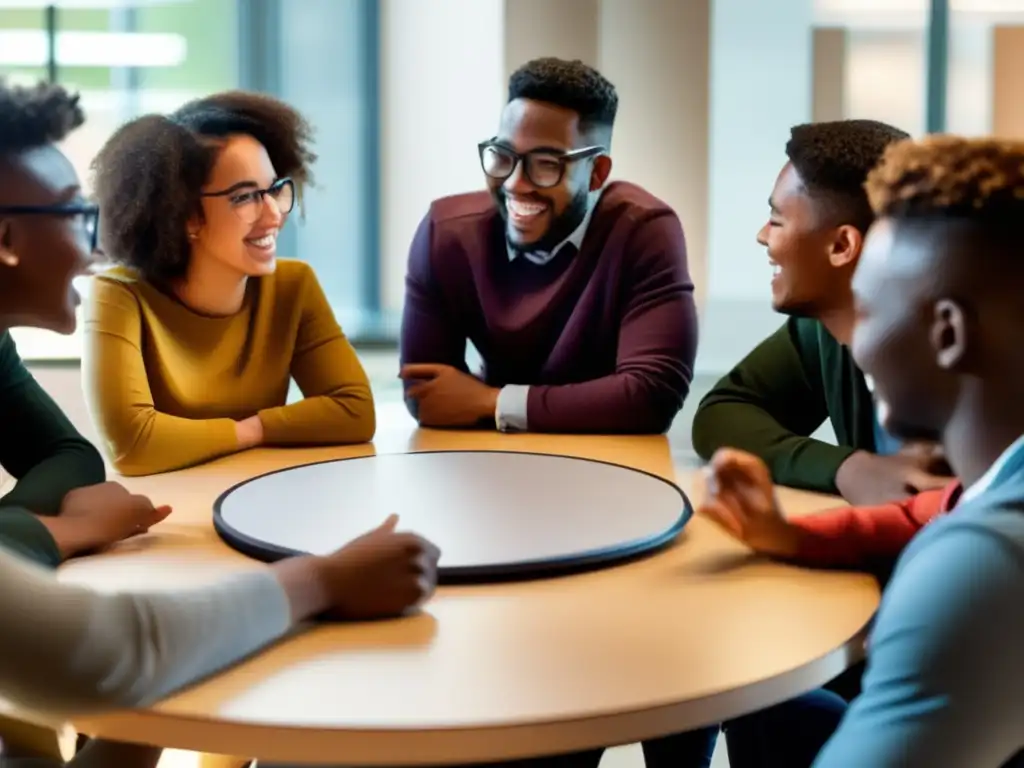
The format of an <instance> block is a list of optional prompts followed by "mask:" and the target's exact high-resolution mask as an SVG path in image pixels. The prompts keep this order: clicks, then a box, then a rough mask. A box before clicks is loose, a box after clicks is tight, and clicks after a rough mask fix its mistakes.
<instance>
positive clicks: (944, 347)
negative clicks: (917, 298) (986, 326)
mask: <svg viewBox="0 0 1024 768" xmlns="http://www.w3.org/2000/svg"><path fill="white" fill-rule="evenodd" d="M928 339H929V341H930V342H931V345H932V348H933V349H934V350H935V362H936V363H937V364H938V366H939V368H941V369H942V370H944V371H950V370H954V369H956V368H959V367H960V366H961V365H962V364H963V361H964V358H965V357H966V356H967V317H966V315H965V313H964V311H963V308H962V307H961V306H960V305H959V304H957V303H956V302H955V301H953V300H952V299H940V300H939V301H938V302H936V304H935V308H934V310H933V317H932V327H931V331H930V332H929V334H928Z"/></svg>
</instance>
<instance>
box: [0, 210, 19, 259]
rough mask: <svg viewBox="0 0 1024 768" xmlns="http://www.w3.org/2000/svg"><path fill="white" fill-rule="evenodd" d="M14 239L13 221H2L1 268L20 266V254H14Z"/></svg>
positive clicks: (0, 235)
mask: <svg viewBox="0 0 1024 768" xmlns="http://www.w3.org/2000/svg"><path fill="white" fill-rule="evenodd" d="M13 241H14V237H13V234H12V232H11V220H10V219H0V266H4V267H16V266H18V261H19V259H18V254H16V253H15V252H14V245H13Z"/></svg>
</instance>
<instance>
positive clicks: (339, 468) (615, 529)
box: [214, 451, 693, 584]
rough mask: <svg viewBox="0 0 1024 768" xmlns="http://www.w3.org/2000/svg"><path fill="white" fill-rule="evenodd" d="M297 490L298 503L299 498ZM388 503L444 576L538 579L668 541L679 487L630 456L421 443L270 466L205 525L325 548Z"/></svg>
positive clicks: (260, 547) (229, 495) (269, 545)
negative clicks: (401, 449) (435, 550)
mask: <svg viewBox="0 0 1024 768" xmlns="http://www.w3.org/2000/svg"><path fill="white" fill-rule="evenodd" d="M299 499H301V503H297V500H299ZM393 512H398V513H399V514H401V516H402V517H401V520H402V526H403V527H404V528H407V529H409V530H414V531H416V532H418V533H419V534H421V535H422V536H425V537H426V538H428V539H429V540H430V541H432V542H433V543H434V544H436V545H437V546H438V547H439V548H440V550H441V553H442V554H441V561H440V568H439V574H438V575H439V578H440V580H441V582H442V583H445V584H451V583H461V584H466V583H481V582H487V581H498V580H507V579H509V578H518V579H526V578H543V577H551V576H555V575H558V574H565V573H567V572H572V571H575V572H580V571H582V570H586V569H590V568H595V567H601V566H607V565H609V564H611V563H613V562H617V561H623V560H627V559H631V558H635V557H637V556H640V555H643V554H645V553H650V552H653V551H655V550H657V549H660V548H661V547H664V546H666V545H667V544H670V543H671V542H672V541H673V540H674V539H675V538H676V536H678V535H679V533H680V531H682V530H683V526H684V524H685V523H686V521H687V520H688V519H689V518H690V516H691V515H692V513H693V510H692V507H691V506H690V504H689V502H688V501H687V499H686V496H685V495H684V494H683V492H682V490H681V489H680V488H679V487H678V486H677V485H675V484H674V483H671V482H669V481H668V480H666V479H665V478H662V477H659V476H657V475H654V474H651V473H649V472H643V471H641V470H638V469H633V468H631V467H623V466H621V465H617V464H609V463H607V462H602V461H593V460H590V459H583V458H578V457H574V456H552V455H550V454H543V453H525V452H519V451H420V452H415V453H392V454H382V455H379V456H360V457H357V458H349V459H336V460H333V461H322V462H315V463H312V464H304V465H302V466H298V467H290V468H286V469H279V470H274V471H273V472H269V473H267V474H264V475H259V476H257V477H254V478H252V479H251V480H246V481H243V482H242V483H241V484H239V485H236V486H234V487H232V488H230V489H228V490H227V491H225V492H224V494H223V495H222V496H221V497H220V498H219V499H217V501H216V503H215V504H214V528H215V529H216V530H217V532H218V533H219V534H220V535H221V537H222V538H223V539H224V541H225V542H226V543H227V544H228V545H229V546H231V547H233V548H234V549H237V550H238V551H239V552H241V553H243V554H247V555H250V556H251V557H255V558H256V559H258V560H264V561H273V560H279V559H281V558H282V557H288V556H290V555H295V554H303V553H310V554H316V555H326V554H329V553H331V552H333V551H334V550H336V549H338V548H339V547H341V546H343V545H344V544H345V543H346V542H348V541H351V540H352V539H354V538H356V537H357V536H360V535H361V534H363V533H365V532H366V531H368V530H371V529H372V528H374V527H376V526H377V525H379V524H380V522H381V521H382V520H384V519H386V518H387V517H388V515H390V514H391V513H393Z"/></svg>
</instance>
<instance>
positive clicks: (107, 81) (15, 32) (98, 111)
mask: <svg viewBox="0 0 1024 768" xmlns="http://www.w3.org/2000/svg"><path fill="white" fill-rule="evenodd" d="M236 14H237V11H236V0H166V1H161V0H139V1H138V2H118V1H117V0H109V1H108V2H98V1H94V0H90V2H88V3H84V2H81V1H80V0H79V1H78V2H75V1H74V0H68V1H67V2H57V3H53V4H45V3H40V2H26V1H25V0H0V76H5V77H8V78H10V79H11V80H13V81H16V82H23V83H27V84H31V83H34V82H37V81H39V80H42V79H47V78H53V79H55V80H56V81H57V82H59V83H61V84H63V85H66V86H68V87H69V88H71V89H73V90H76V91H79V92H80V93H81V95H82V105H83V107H84V108H85V111H86V115H87V118H88V119H87V121H86V124H85V125H84V126H83V127H82V128H81V129H79V130H78V131H75V132H74V133H73V134H72V135H71V136H70V137H69V138H68V140H67V142H66V143H65V146H64V147H63V149H64V151H65V152H66V153H67V155H68V157H69V158H70V159H71V161H72V162H73V163H74V165H75V167H76V168H77V169H78V172H79V175H80V176H81V177H82V179H83V181H84V182H85V185H86V188H87V189H88V184H89V165H90V163H91V162H92V158H93V157H94V156H95V155H96V152H97V151H98V150H99V148H100V147H101V146H102V145H103V142H104V141H106V139H107V137H108V136H110V134H111V133H112V132H113V131H114V130H115V129H116V128H117V127H118V126H120V125H121V124H122V123H124V122H125V121H127V120H130V119H131V118H133V117H136V116H138V115H139V114H142V113H145V112H151V111H161V112H166V111H170V110H173V109H175V108H177V107H178V106H180V105H181V104H183V103H184V102H186V101H188V100H189V99H193V98H195V97H197V96H200V95H203V94H205V93H209V92H211V91H217V90H223V89H226V88H233V87H235V86H236V84H237V82H238V60H239V59H238V42H237V36H238V35H237V30H238V21H237V17H236ZM82 289H83V290H87V282H83V284H82ZM13 334H14V336H15V339H16V341H17V343H18V347H19V349H20V351H21V353H22V356H23V357H25V358H26V359H62V358H70V359H74V358H77V357H79V355H80V351H81V337H80V333H76V334H74V335H72V336H61V335H59V334H55V333H50V332H46V331H39V330H34V329H25V328H20V329H15V330H14V331H13Z"/></svg>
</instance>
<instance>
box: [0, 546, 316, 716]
mask: <svg viewBox="0 0 1024 768" xmlns="http://www.w3.org/2000/svg"><path fill="white" fill-rule="evenodd" d="M300 574H301V569H300ZM0 577H2V578H0V581H2V582H3V583H4V587H5V588H4V591H3V593H0V615H3V616H8V617H17V618H16V619H15V620H5V621H3V625H4V627H5V629H4V632H3V633H0V687H2V688H3V691H4V695H5V697H7V698H8V699H10V700H11V701H13V702H14V703H15V704H16V705H18V706H22V707H25V708H28V709H30V710H34V711H37V712H40V713H44V714H49V715H70V714H76V713H85V712H89V711H96V710H102V709H106V708H112V707H128V706H139V705H142V704H145V703H148V702H152V701H154V700H156V699H158V698H160V697H162V696H164V695H166V694H168V693H170V692H172V691H174V690H176V689H178V688H180V687H182V686H184V685H187V684H189V683H191V682H193V681H195V680H198V679H200V678H202V677H205V676H206V675H209V674H211V673H213V672H215V671H217V670H219V669H221V668H223V667H225V666H227V665H229V664H231V663H234V662H236V661H238V660H240V659H241V658H243V657H245V656H247V655H249V654H250V653H252V652H254V651H256V650H258V649H259V648H261V647H263V646H265V645H266V644H268V643H270V642H272V641H274V640H275V639H277V638H278V637H280V636H281V635H282V634H284V633H285V632H286V631H287V629H288V627H289V626H290V625H291V623H292V615H293V608H292V606H291V604H290V602H289V598H290V595H289V592H288V588H287V587H286V586H284V584H283V582H282V581H281V580H279V579H278V578H277V576H276V575H275V572H274V571H273V570H270V569H260V570H257V571H253V572H248V573H244V574H241V575H238V576H234V577H231V578H229V579H225V580H223V581H221V582H219V583H218V584H216V585H212V586H208V587H203V588H196V589H190V590H181V591H178V592H160V593H153V594H130V593H125V594H102V593H96V592H92V591H90V590H88V589H84V588H81V587H77V586H74V585H68V584H62V583H60V582H57V581H55V580H54V579H53V578H52V577H50V576H49V575H48V574H46V573H45V572H42V571H40V570H38V569H37V568H33V567H29V566H28V565H27V564H19V563H18V562H17V561H16V560H15V559H14V558H12V557H10V556H3V555H0ZM292 580H293V581H295V580H296V579H295V578H294V577H293V579H292ZM303 589H306V590H307V591H308V586H307V585H305V584H303V583H302V581H301V579H299V585H298V587H293V588H292V591H293V592H295V591H296V590H298V592H299V594H300V597H301V594H302V590H303ZM307 602H310V603H312V607H314V608H316V607H319V606H320V603H318V602H317V600H316V599H313V600H307Z"/></svg>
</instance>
